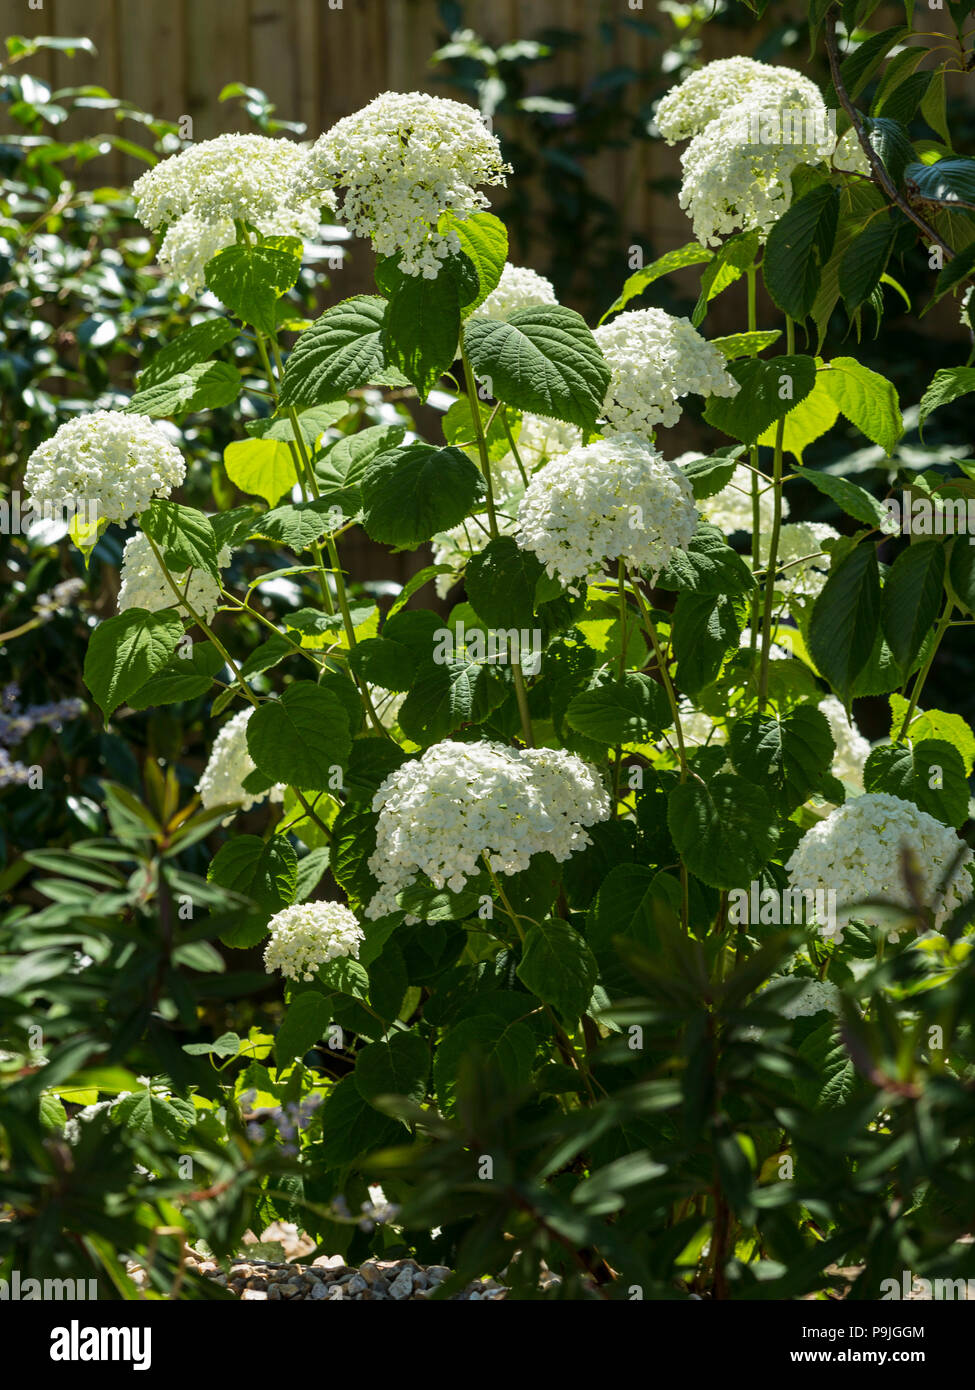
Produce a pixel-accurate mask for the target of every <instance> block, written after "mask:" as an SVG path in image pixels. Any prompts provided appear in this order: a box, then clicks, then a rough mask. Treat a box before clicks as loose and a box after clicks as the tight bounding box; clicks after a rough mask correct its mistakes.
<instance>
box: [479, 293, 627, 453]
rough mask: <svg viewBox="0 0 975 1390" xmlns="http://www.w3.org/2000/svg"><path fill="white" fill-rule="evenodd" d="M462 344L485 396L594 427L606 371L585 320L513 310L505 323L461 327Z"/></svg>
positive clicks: (565, 312) (550, 308)
mask: <svg viewBox="0 0 975 1390" xmlns="http://www.w3.org/2000/svg"><path fill="white" fill-rule="evenodd" d="M464 348H465V351H466V353H467V355H468V357H469V359H470V362H471V366H472V368H473V370H474V372H475V375H476V376H477V378H478V379H479V380H480V381H481V382H483V383H485V384H486V385H488V388H489V391H490V394H491V395H493V396H494V397H495V398H496V399H497V400H500V401H504V402H505V404H506V405H511V406H515V407H516V408H517V409H518V410H525V411H530V412H532V413H533V414H536V415H545V416H548V417H550V418H552V419H555V420H565V421H567V422H568V423H569V424H572V425H578V426H579V427H580V428H581V429H586V430H592V429H595V426H596V420H597V418H598V416H599V414H600V412H601V410H602V406H603V401H604V399H605V396H606V391H607V389H608V387H609V382H610V371H609V367H608V366H607V365H606V362H605V361H604V360H603V356H602V353H601V352H600V351H599V347H598V346H597V343H596V340H595V338H594V337H593V335H592V333H591V332H590V330H589V328H588V327H587V326H586V322H585V320H584V319H583V318H582V317H581V316H580V315H579V314H577V313H575V311H574V310H572V309H564V308H562V307H560V306H558V305H539V306H537V307H534V308H531V309H518V310H516V311H515V312H514V313H512V314H511V315H509V317H508V320H507V322H504V323H502V322H499V321H497V320H494V319H488V318H479V317H478V316H477V315H476V314H475V315H474V316H473V317H472V318H470V319H468V321H467V323H466V324H465V326H464Z"/></svg>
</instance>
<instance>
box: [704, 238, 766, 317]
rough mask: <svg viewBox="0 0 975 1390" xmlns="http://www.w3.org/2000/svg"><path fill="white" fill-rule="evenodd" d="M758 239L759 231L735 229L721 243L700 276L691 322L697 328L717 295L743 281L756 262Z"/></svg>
mask: <svg viewBox="0 0 975 1390" xmlns="http://www.w3.org/2000/svg"><path fill="white" fill-rule="evenodd" d="M758 247H759V241H758V234H757V233H756V232H736V233H735V235H734V236H730V237H728V238H727V240H726V241H724V242H723V243H722V245H721V248H720V250H718V251H716V252H715V253H714V255H713V256H712V258H711V260H710V261H709V263H708V266H707V269H706V270H705V271H704V274H703V275H702V276H701V292H700V294H699V295H698V297H697V303H696V304H695V305H694V309H693V312H692V313H691V323H692V324H693V325H694V327H695V328H697V327H698V326H699V325H700V324H701V323H703V321H704V318H705V315H706V314H707V311H708V304H709V303H710V302H711V300H712V299H714V298H716V296H717V295H719V294H721V292H722V291H723V290H726V289H727V288H728V286H729V285H733V284H734V283H735V281H736V280H740V279H741V277H742V275H744V273H745V271H746V270H748V269H749V267H750V266H752V265H753V264H754V262H755V256H756V255H757V253H758Z"/></svg>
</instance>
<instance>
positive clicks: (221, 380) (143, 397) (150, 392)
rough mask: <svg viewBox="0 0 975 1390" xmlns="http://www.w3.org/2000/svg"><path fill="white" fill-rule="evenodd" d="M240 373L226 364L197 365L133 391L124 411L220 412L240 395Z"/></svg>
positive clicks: (155, 414) (156, 413)
mask: <svg viewBox="0 0 975 1390" xmlns="http://www.w3.org/2000/svg"><path fill="white" fill-rule="evenodd" d="M242 385H243V382H242V380H241V375H240V372H238V370H237V368H236V367H232V366H231V365H230V363H229V362H198V363H196V365H195V366H192V367H187V368H186V370H185V371H181V372H176V373H175V374H174V375H173V376H168V377H166V378H165V379H163V380H160V381H155V382H153V384H152V385H150V386H146V387H145V388H141V387H140V389H139V390H138V391H136V393H135V395H134V396H132V397H131V399H130V400H129V401H128V403H127V404H126V406H125V407H124V408H125V410H126V411H127V412H128V413H129V414H136V415H152V416H164V415H188V414H190V413H192V412H194V411H197V410H219V409H220V407H221V406H225V405H230V404H232V402H233V401H235V400H236V399H237V397H238V396H239V395H240V390H241V386H242Z"/></svg>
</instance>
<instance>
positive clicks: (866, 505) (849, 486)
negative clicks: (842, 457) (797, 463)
mask: <svg viewBox="0 0 975 1390" xmlns="http://www.w3.org/2000/svg"><path fill="white" fill-rule="evenodd" d="M794 471H795V473H796V476H797V477H800V478H802V479H803V481H804V482H807V483H811V484H812V486H813V487H814V488H816V489H817V490H818V491H819V492H821V493H823V494H824V496H826V497H829V498H830V499H831V500H832V501H833V502H835V503H836V505H837V506H838V507H839V508H840V510H841V511H844V512H846V514H847V516H853V517H856V519H857V521H862V522H864V523H865V524H866V525H867V526H882V525H883V524H884V523H885V522H886V520H887V511H886V508H885V507H884V506H883V505H882V504H881V503H880V502H878V501H877V499H876V498H875V497H871V495H870V493H869V492H867V491H866V489H865V488H862V487H860V485H859V483H851V482H850V480H849V478H843V477H840V475H839V474H838V473H818V472H816V471H815V469H812V468H796V469H795V470H794Z"/></svg>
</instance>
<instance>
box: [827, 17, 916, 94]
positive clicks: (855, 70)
mask: <svg viewBox="0 0 975 1390" xmlns="http://www.w3.org/2000/svg"><path fill="white" fill-rule="evenodd" d="M910 32H911V30H910V28H909V26H908V25H906V24H897V25H893V26H891V28H889V29H883V30H881V32H880V33H878V34H871V35H869V37H868V38H866V39H864V41H863V43H861V44H859V45H858V46H857V47H856V49H854V51H853V52H852V53H850V54H849V55H848V56H847V57H846V58H844V59H843V62H842V63H841V65H840V79H841V81H842V83H843V86H844V87H845V88H846V91H847V93H848V95H849V97H850V99H851V101H855V100H856V98H857V97H858V96H859V95H860V93H861V92H862V91H863V89H864V87H865V86H866V85H867V83H868V82H869V81H870V79H871V77H873V75H874V73H875V72H876V71H877V69H878V68H879V67H880V64H881V63H882V62H883V61H884V59H885V58H886V57H887V54H888V53H889V52H890V50H891V49H892V48H893V47H894V46H895V44H899V43H900V42H901V41H902V40H903V39H905V38H907V36H908V34H910ZM826 103H827V106H837V105H839V102H838V99H837V96H836V90H835V88H834V87H833V84H832V83H830V85H829V87H828V88H827V91H826Z"/></svg>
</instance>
